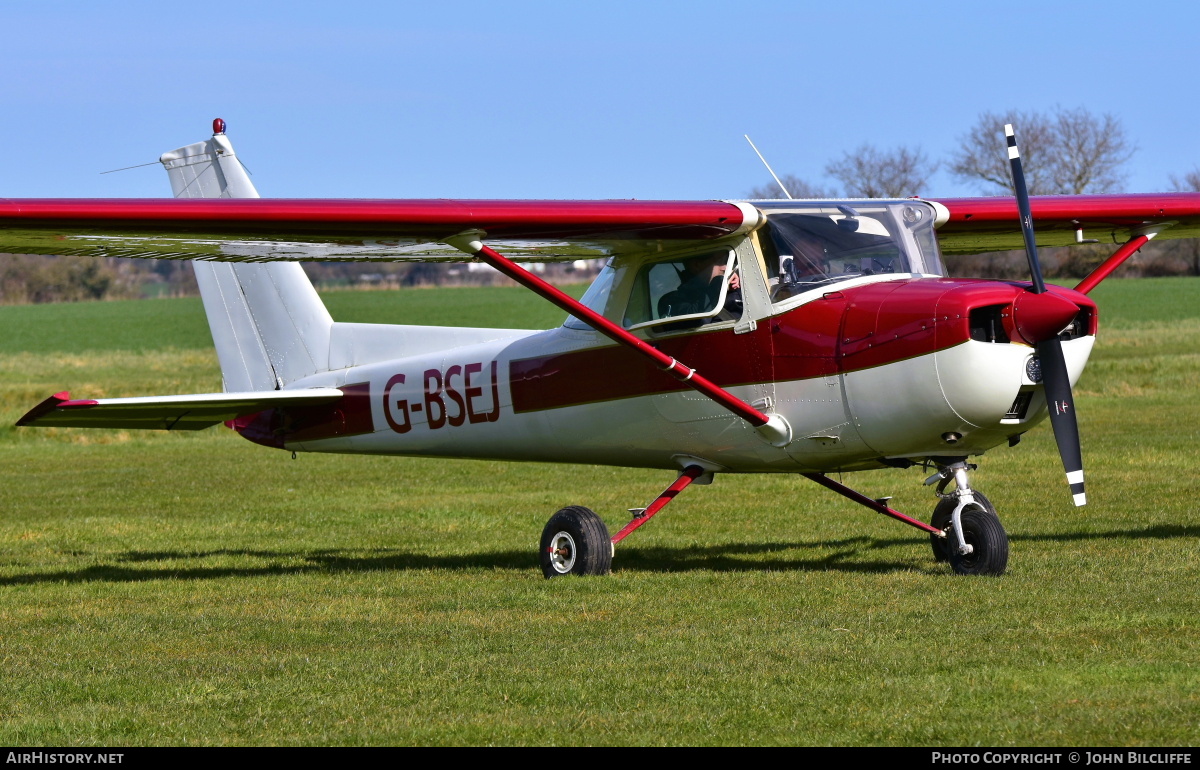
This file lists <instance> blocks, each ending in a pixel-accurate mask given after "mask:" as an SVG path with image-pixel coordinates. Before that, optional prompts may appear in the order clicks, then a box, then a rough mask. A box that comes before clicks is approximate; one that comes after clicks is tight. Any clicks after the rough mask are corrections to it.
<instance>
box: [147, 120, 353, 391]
mask: <svg viewBox="0 0 1200 770" xmlns="http://www.w3.org/2000/svg"><path fill="white" fill-rule="evenodd" d="M213 131H214V134H213V137H212V138H211V139H209V140H207V141H204V142H198V143H196V144H191V145H188V146H187V147H181V148H179V149H178V150H172V151H170V152H167V153H163V155H162V157H161V158H159V162H161V163H162V164H163V167H164V168H166V170H167V176H168V177H170V179H171V191H172V192H173V193H174V195H175V197H176V198H257V197H258V191H257V190H255V189H254V185H253V183H251V181H250V177H249V176H248V175H247V173H246V169H245V167H244V166H242V164H241V161H239V160H238V159H237V155H236V154H235V153H234V151H233V145H232V144H230V142H229V139H228V138H227V137H226V136H225V123H224V121H222V120H220V119H218V120H215V121H213ZM192 267H193V268H194V269H195V271H196V283H197V284H199V286H200V297H201V298H202V299H203V300H204V312H205V314H206V315H207V316H208V326H209V329H210V330H211V331H212V337H213V343H214V344H215V345H216V348H217V358H218V359H219V360H220V362H221V375H222V377H223V378H224V380H225V390H226V391H227V392H242V391H263V390H276V389H281V388H283V386H284V385H286V384H288V383H289V382H292V381H294V380H298V379H300V378H301V377H306V376H308V375H310V374H315V373H316V372H321V371H325V370H327V369H328V368H329V339H330V334H331V329H332V327H333V319H332V318H331V317H330V315H329V311H327V310H326V309H325V304H324V303H323V302H321V298H320V297H318V296H317V292H316V290H315V289H314V288H313V285H312V282H311V281H309V280H308V276H307V275H305V274H304V270H303V268H301V267H300V265H299V264H297V263H295V262H273V263H270V264H265V265H253V264H231V263H228V262H201V261H195V262H192Z"/></svg>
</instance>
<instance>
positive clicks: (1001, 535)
mask: <svg viewBox="0 0 1200 770" xmlns="http://www.w3.org/2000/svg"><path fill="white" fill-rule="evenodd" d="M959 519H960V520H961V522H962V533H963V539H964V540H966V541H967V545H969V546H971V552H970V553H966V554H964V553H959V551H958V550H957V549H952V550H951V553H950V566H951V567H952V568H953V569H954V571H955V572H957V573H958V574H960V575H1002V574H1004V569H1005V567H1007V566H1008V533H1007V532H1005V531H1004V527H1002V526H1000V518H999V517H998V516H996V514H995V513H993V512H992V511H985V510H983V509H981V508H971V509H968V510H965V511H963V512H962V515H961V516H960V517H959Z"/></svg>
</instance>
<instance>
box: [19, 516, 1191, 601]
mask: <svg viewBox="0 0 1200 770" xmlns="http://www.w3.org/2000/svg"><path fill="white" fill-rule="evenodd" d="M1197 537H1200V526H1186V525H1174V524H1172V525H1159V526H1153V527H1145V528H1143V529H1132V530H1112V531H1108V532H1072V533H1063V534H1049V535H1012V536H1010V540H1013V541H1018V542H1020V541H1030V542H1047V541H1048V542H1072V541H1077V540H1123V539H1130V540H1137V539H1156V540H1160V539H1161V540H1170V539H1177V538H1197ZM914 542H920V541H919V540H914V538H911V537H910V538H895V539H877V538H872V537H868V536H866V535H862V536H858V537H850V538H844V539H839V540H818V541H809V542H791V543H723V544H719V545H710V546H684V547H678V548H669V547H660V546H653V547H642V548H638V547H636V546H631V547H628V548H622V549H621V554H620V559H619V561H618V562H617V564H616V570H617V571H622V572H623V571H628V572H695V571H702V570H708V571H713V572H789V571H792V572H796V571H810V572H830V571H832V572H855V573H867V574H871V573H885V572H896V571H912V570H914V569H916V570H918V571H923V572H927V573H934V572H942V571H944V568H943V567H941V566H940V565H935V564H933V563H932V562H930V563H929V564H928V565H925V566H915V565H914V564H913V563H912V561H904V560H892V561H882V560H870V557H869V556H866V555H867V554H870V553H871V552H872V551H879V550H882V549H885V548H892V547H896V546H911V545H913V544H914ZM813 549H822V550H828V549H834V552H833V553H828V554H824V555H822V556H820V557H819V558H811V559H804V558H791V556H792V555H794V554H796V553H797V552H803V551H809V550H813ZM72 555H79V556H88V555H89V554H84V553H76V554H72ZM228 556H232V557H250V558H258V559H264V560H269V561H274V562H281V561H285V562H296V561H300V562H302V563H299V564H296V563H292V564H265V565H262V566H257V567H255V566H247V567H218V566H212V567H205V566H186V567H185V566H172V565H170V564H166V565H156V566H153V567H151V566H147V567H136V566H127V565H132V564H137V563H147V562H173V561H186V560H197V559H206V558H213V557H228ZM747 557H749V558H747ZM856 557H857V558H859V559H862V558H866V559H867V560H866V561H851V560H852V559H855V558H856ZM115 562H116V563H114V564H97V565H93V566H90V567H86V568H84V569H80V570H60V571H56V572H43V573H29V574H23V575H11V576H8V577H4V578H0V586H17V585H31V584H38V583H92V582H111V583H136V582H141V581H146V580H216V579H221V578H230V577H256V576H265V575H297V574H307V573H313V574H320V573H337V572H391V571H405V570H447V571H465V570H533V569H537V560H536V558H534V555H533V554H532V553H530V551H528V550H519V551H512V550H509V551H482V552H478V553H469V554H459V555H453V556H434V555H430V554H423V553H414V552H410V551H398V550H391V549H377V550H374V551H367V552H365V553H364V552H363V551H355V550H350V549H335V550H314V551H271V550H253V549H217V550H211V551H127V552H126V553H123V554H120V555H118V556H117V557H116V558H115Z"/></svg>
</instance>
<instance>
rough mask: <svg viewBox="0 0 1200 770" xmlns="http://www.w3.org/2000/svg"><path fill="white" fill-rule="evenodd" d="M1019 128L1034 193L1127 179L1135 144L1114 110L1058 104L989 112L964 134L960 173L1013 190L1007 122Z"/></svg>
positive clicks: (1070, 191)
mask: <svg viewBox="0 0 1200 770" xmlns="http://www.w3.org/2000/svg"><path fill="white" fill-rule="evenodd" d="M1005 123H1012V124H1013V126H1014V127H1015V128H1016V130H1017V139H1018V141H1019V142H1020V147H1021V157H1022V160H1023V166H1024V171H1025V179H1026V182H1027V183H1028V185H1029V192H1030V194H1031V195H1081V194H1084V193H1103V192H1114V191H1116V190H1117V189H1118V188H1120V186H1121V185H1122V184H1123V183H1124V181H1125V176H1126V175H1125V173H1124V171H1123V170H1122V168H1123V167H1124V165H1125V164H1126V163H1127V162H1128V161H1129V159H1130V158H1131V157H1133V153H1134V149H1135V148H1134V147H1133V145H1132V144H1130V142H1129V139H1128V138H1127V137H1126V135H1125V129H1124V127H1122V126H1121V122H1120V121H1119V120H1118V119H1117V118H1116V117H1114V116H1112V115H1109V114H1105V115H1099V116H1097V115H1093V114H1092V113H1091V112H1089V111H1088V110H1087V109H1086V108H1084V107H1078V108H1076V109H1063V108H1062V107H1056V108H1055V109H1054V112H1053V113H1052V114H1050V115H1045V114H1043V113H1041V112H1036V111H1035V112H1022V111H1020V110H1008V111H1006V112H1004V113H995V112H985V113H983V114H982V115H980V116H979V120H978V121H976V123H975V127H974V128H972V129H971V131H970V132H969V133H967V134H966V135H965V136H964V137H963V138H962V140H961V144H960V145H959V149H958V151H957V152H956V153H955V154H954V156H953V157H952V158H951V160H950V171H951V172H952V173H953V174H954V176H955V177H957V178H959V179H961V180H964V181H969V182H974V183H976V184H977V185H978V186H979V188H980V189H981V190H982V191H983V192H985V193H993V194H1005V193H1011V192H1012V180H1011V177H1010V176H1009V163H1008V153H1007V151H1006V149H1005V146H1006V145H1005V141H1004V124H1005Z"/></svg>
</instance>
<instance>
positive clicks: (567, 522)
mask: <svg viewBox="0 0 1200 770" xmlns="http://www.w3.org/2000/svg"><path fill="white" fill-rule="evenodd" d="M704 473H705V471H704V469H703V468H701V467H700V466H698V465H689V466H688V467H686V468H684V469H683V473H681V474H680V475H679V478H677V479H675V481H674V482H673V483H672V484H671V486H669V487H667V488H666V489H664V490H663V493H662V494H661V495H659V496H658V497H656V498H654V502H652V503H650V505H648V506H646V507H645V508H634V509H632V513H633V521H630V522H629V523H628V524H626V525H625V526H624V527H622V528H621V531H620V532H618V533H617V534H615V535H613V536H612V537H611V538H610V537H609V536H608V527H606V526H604V522H603V521H602V520H601V519H600V517H599V516H597V515H596V513H595V512H594V511H592V510H591V509H589V508H584V507H583V506H580V505H573V506H570V507H569V508H563V509H562V510H561V511H559V512H558V513H556V514H554V515H553V516H551V517H550V521H548V522H547V523H546V528H545V529H543V530H542V546H541V562H542V574H543V575H545V576H546V577H547V578H553V577H559V576H561V575H607V574H608V573H609V571H610V570H611V569H612V558H613V554H614V553H615V551H616V545H617V543H619V542H621V541H622V540H624V539H625V538H626V537H628V536H629V534H630V533H631V532H633V531H634V530H635V529H637V528H638V527H640V526H642V525H643V524H645V523H646V522H647V521H650V519H651V518H653V517H654V515H655V514H656V513H658V512H659V511H661V510H662V509H663V508H665V507H666V506H667V503H669V502H671V501H672V500H674V499H675V495H677V494H679V493H680V492H682V491H683V490H684V489H687V487H688V485H689V484H691V483H692V482H693V481H695V480H696V479H698V478H700V477H701V476H703V475H704Z"/></svg>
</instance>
